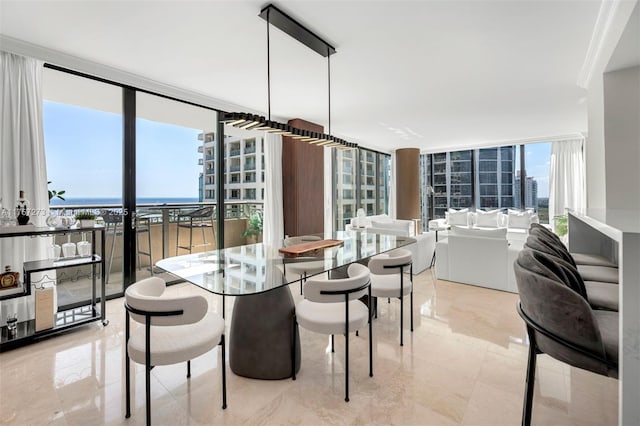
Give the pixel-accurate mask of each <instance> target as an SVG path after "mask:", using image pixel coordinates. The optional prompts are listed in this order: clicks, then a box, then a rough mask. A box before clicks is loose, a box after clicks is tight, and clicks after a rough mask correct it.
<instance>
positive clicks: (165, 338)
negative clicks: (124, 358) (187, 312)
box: [128, 313, 224, 365]
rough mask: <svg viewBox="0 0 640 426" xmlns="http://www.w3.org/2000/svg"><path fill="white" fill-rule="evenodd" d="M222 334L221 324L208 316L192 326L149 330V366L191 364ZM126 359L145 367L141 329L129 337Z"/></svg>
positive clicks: (211, 314) (215, 343) (220, 319)
mask: <svg viewBox="0 0 640 426" xmlns="http://www.w3.org/2000/svg"><path fill="white" fill-rule="evenodd" d="M223 333H224V320H223V319H222V317H220V316H219V315H217V314H214V313H208V314H207V315H205V317H204V318H203V319H202V320H200V321H198V322H197V323H194V324H188V325H176V326H152V327H151V365H170V364H176V363H179V362H184V361H188V360H191V359H193V358H195V357H197V356H200V355H202V354H204V353H206V352H208V351H210V350H211V349H213V348H214V347H215V346H216V345H217V344H218V343H219V342H220V336H222V334H223ZM128 347H129V356H130V357H131V359H132V360H134V361H135V362H137V363H138V364H144V363H145V327H144V325H143V326H140V327H138V328H137V330H134V331H133V332H132V333H131V337H130V339H129V345H128Z"/></svg>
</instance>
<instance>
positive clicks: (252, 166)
mask: <svg viewBox="0 0 640 426" xmlns="http://www.w3.org/2000/svg"><path fill="white" fill-rule="evenodd" d="M244 169H245V170H255V169H256V163H245V165H244Z"/></svg>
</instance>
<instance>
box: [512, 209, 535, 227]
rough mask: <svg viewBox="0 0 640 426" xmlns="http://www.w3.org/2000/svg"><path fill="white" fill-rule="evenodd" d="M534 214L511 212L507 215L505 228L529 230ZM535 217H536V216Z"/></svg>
mask: <svg viewBox="0 0 640 426" xmlns="http://www.w3.org/2000/svg"><path fill="white" fill-rule="evenodd" d="M533 214H534V213H532V212H530V211H524V212H521V211H518V210H511V209H509V212H508V214H507V227H509V228H518V229H529V226H531V217H532V216H533ZM536 217H537V215H536Z"/></svg>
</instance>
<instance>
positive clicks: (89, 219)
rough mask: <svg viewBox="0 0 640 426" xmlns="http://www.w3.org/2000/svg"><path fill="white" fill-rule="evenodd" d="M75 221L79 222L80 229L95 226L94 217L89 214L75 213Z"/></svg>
mask: <svg viewBox="0 0 640 426" xmlns="http://www.w3.org/2000/svg"><path fill="white" fill-rule="evenodd" d="M76 220H79V221H80V226H81V227H82V228H91V227H93V226H95V224H96V215H95V214H93V213H91V212H79V213H76Z"/></svg>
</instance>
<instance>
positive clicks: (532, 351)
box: [522, 327, 537, 426]
mask: <svg viewBox="0 0 640 426" xmlns="http://www.w3.org/2000/svg"><path fill="white" fill-rule="evenodd" d="M527 334H529V361H528V363H527V380H526V383H525V391H524V405H523V407H522V426H530V425H531V412H532V408H533V388H534V385H535V379H536V357H537V349H536V342H535V337H534V335H533V331H531V330H530V329H529V327H527Z"/></svg>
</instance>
